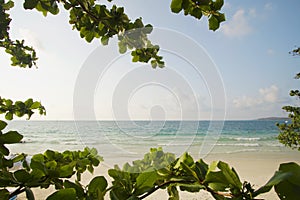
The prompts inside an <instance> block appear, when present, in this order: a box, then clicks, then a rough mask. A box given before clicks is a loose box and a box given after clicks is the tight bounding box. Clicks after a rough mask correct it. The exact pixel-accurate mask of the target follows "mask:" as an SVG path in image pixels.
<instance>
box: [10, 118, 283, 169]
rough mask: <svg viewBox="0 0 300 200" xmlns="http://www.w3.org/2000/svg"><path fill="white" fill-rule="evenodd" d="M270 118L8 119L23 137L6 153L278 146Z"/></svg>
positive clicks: (118, 157)
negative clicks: (215, 119) (93, 149)
mask: <svg viewBox="0 0 300 200" xmlns="http://www.w3.org/2000/svg"><path fill="white" fill-rule="evenodd" d="M276 122H280V123H284V122H283V121H258V120H253V121H225V122H222V121H213V122H210V121H165V122H164V121H154V122H153V121H152V122H151V121H119V122H114V121H79V122H75V121H14V122H11V123H10V124H9V127H8V128H9V129H14V130H18V131H19V132H20V133H21V134H23V135H24V139H23V141H24V142H25V143H20V144H13V145H10V149H11V152H12V153H17V152H26V153H28V154H34V153H40V152H44V151H45V150H46V149H53V150H59V151H63V150H66V149H71V150H80V149H83V148H84V147H85V146H88V147H95V148H96V149H97V150H98V153H99V154H100V155H102V156H103V157H104V159H105V161H108V162H112V163H114V162H116V161H118V162H120V161H122V160H128V159H129V160H130V159H137V158H142V157H143V155H144V154H145V153H146V152H148V151H149V149H150V148H151V147H163V149H164V151H168V152H173V153H175V154H176V155H180V154H182V153H183V152H184V151H189V152H191V153H193V154H196V155H198V157H204V156H205V155H207V154H219V153H228V154H231V153H238V152H253V151H254V152H266V151H272V152H276V151H284V150H285V147H283V146H282V145H281V144H279V143H278V141H277V140H276V136H277V135H278V128H277V127H276V125H275V124H276Z"/></svg>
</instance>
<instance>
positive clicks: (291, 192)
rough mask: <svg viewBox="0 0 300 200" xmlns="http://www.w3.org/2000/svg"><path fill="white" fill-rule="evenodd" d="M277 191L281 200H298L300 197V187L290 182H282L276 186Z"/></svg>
mask: <svg viewBox="0 0 300 200" xmlns="http://www.w3.org/2000/svg"><path fill="white" fill-rule="evenodd" d="M275 191H276V193H277V195H278V196H279V197H280V199H288V200H289V199H291V200H294V199H295V200H296V199H299V197H300V186H299V185H296V184H293V183H291V182H290V181H282V182H280V183H279V184H278V185H275Z"/></svg>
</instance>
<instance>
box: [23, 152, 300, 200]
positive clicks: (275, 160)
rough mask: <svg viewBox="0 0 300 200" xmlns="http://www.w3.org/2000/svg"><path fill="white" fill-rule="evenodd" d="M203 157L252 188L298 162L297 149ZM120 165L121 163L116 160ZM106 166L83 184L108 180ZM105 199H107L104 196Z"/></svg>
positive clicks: (271, 199)
mask: <svg viewBox="0 0 300 200" xmlns="http://www.w3.org/2000/svg"><path fill="white" fill-rule="evenodd" d="M204 160H205V161H206V162H207V163H210V162H212V161H215V160H222V161H225V162H227V163H229V164H230V166H232V167H234V168H235V169H236V171H237V172H238V174H239V177H240V179H241V181H242V182H243V181H248V182H250V183H251V184H252V185H254V187H255V188H259V187H260V186H262V185H264V184H265V183H266V182H267V181H268V180H269V179H270V178H271V177H272V176H273V174H274V172H275V171H276V170H277V169H278V167H279V165H280V163H285V162H296V163H298V164H300V152H298V151H291V150H287V151H282V152H243V153H232V154H213V155H208V156H207V157H206V158H204ZM120 164H121V163H120ZM108 168H109V166H107V165H105V163H104V164H102V165H101V166H100V167H98V168H97V169H96V170H95V173H94V174H93V175H91V174H89V173H86V174H84V177H83V183H84V184H87V183H88V182H89V180H91V178H92V177H93V176H96V175H104V176H105V177H106V178H107V179H108V180H110V178H109V177H108V176H107V173H106V172H107V170H108ZM51 192H53V189H51V188H50V189H48V190H45V189H34V193H35V197H36V199H37V200H42V199H45V198H46V197H47V196H48V195H49V194H50V193H51ZM180 197H181V199H184V200H191V199H192V200H211V199H213V198H212V197H211V195H210V194H209V193H208V192H205V191H201V192H199V193H187V192H180ZM167 198H168V195H167V192H166V191H157V192H156V193H154V194H152V195H150V196H149V197H148V198H146V199H149V200H162V199H167ZM259 198H260V199H266V200H276V199H279V198H278V197H277V195H276V193H275V192H274V190H273V189H272V190H271V192H269V193H266V194H264V195H261V196H259ZM23 199H26V198H25V197H24V195H19V197H18V200H23ZM106 199H109V195H107V197H106Z"/></svg>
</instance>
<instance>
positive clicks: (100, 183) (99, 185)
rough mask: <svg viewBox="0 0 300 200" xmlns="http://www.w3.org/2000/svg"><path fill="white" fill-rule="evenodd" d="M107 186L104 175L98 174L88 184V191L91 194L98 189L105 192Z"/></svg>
mask: <svg viewBox="0 0 300 200" xmlns="http://www.w3.org/2000/svg"><path fill="white" fill-rule="evenodd" d="M106 187H107V181H106V179H105V178H104V177H103V176H97V177H95V178H93V180H91V182H90V184H89V186H88V192H89V193H90V194H92V193H97V191H101V192H104V191H105V189H106Z"/></svg>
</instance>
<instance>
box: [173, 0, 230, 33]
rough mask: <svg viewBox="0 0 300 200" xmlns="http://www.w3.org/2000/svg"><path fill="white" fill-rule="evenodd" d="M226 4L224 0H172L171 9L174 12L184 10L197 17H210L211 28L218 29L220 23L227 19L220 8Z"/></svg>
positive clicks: (185, 12)
mask: <svg viewBox="0 0 300 200" xmlns="http://www.w3.org/2000/svg"><path fill="white" fill-rule="evenodd" d="M223 4H224V1H223V0H215V1H214V0H172V2H171V10H172V12H174V13H179V12H181V11H183V12H184V15H191V16H193V17H195V18H196V19H199V20H200V19H201V17H202V16H203V15H204V16H207V17H208V24H209V29H210V30H213V31H215V30H217V29H218V28H219V27H220V24H221V23H222V22H223V21H225V15H224V13H221V12H220V10H221V8H222V6H223Z"/></svg>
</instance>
